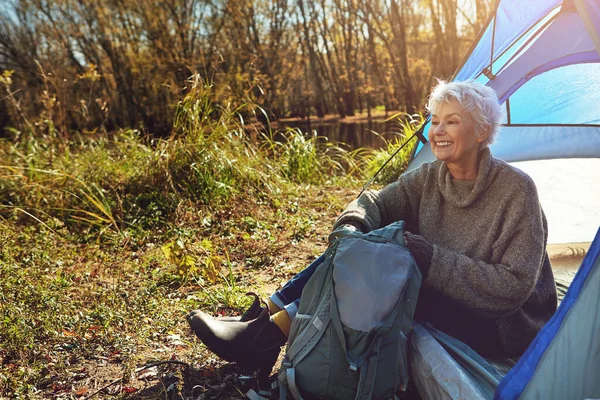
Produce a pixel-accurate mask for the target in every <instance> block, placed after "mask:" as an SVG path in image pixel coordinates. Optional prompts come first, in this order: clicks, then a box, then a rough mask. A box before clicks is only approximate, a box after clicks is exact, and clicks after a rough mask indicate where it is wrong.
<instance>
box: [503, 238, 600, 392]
mask: <svg viewBox="0 0 600 400" xmlns="http://www.w3.org/2000/svg"><path fill="white" fill-rule="evenodd" d="M599 257H600V229H598V232H597V233H596V237H595V238H594V241H593V242H592V244H591V245H590V248H589V250H588V253H587V254H586V256H585V258H584V259H583V262H582V264H581V267H580V268H579V270H578V271H577V274H576V275H575V278H574V279H573V282H572V283H571V286H570V287H569V290H568V291H567V294H566V295H565V298H564V300H563V301H562V303H561V304H560V307H559V308H558V310H557V311H556V313H555V314H554V316H553V317H552V318H551V319H550V321H548V323H547V324H546V325H544V327H543V328H542V330H541V331H540V332H539V333H538V335H537V336H536V338H535V339H534V341H533V342H532V343H531V345H530V346H529V348H528V349H527V351H526V352H525V354H523V356H522V357H521V359H520V360H519V362H518V363H517V364H516V365H515V366H514V368H512V369H511V370H510V372H509V373H508V374H507V375H506V376H505V377H504V379H502V381H501V382H500V384H499V385H498V389H497V390H496V393H495V395H494V400H500V399H517V398H519V396H521V394H522V393H523V391H524V390H525V388H526V387H527V384H528V383H529V381H530V380H531V378H532V376H533V374H534V372H535V370H536V368H537V367H538V364H539V363H540V361H541V359H542V357H543V356H544V353H545V352H546V350H547V348H548V347H549V346H550V343H552V340H553V339H554V337H555V336H556V334H557V333H558V331H559V329H560V327H561V325H562V323H563V321H564V319H565V318H566V316H567V315H568V313H569V311H570V310H571V308H573V306H574V305H575V303H576V302H577V299H578V298H579V295H580V293H581V291H582V289H583V286H584V285H585V283H586V280H587V278H588V276H589V275H590V273H591V271H592V269H593V267H594V264H595V262H596V260H597V259H598V258H599Z"/></svg>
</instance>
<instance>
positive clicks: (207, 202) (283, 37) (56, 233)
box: [0, 0, 493, 399]
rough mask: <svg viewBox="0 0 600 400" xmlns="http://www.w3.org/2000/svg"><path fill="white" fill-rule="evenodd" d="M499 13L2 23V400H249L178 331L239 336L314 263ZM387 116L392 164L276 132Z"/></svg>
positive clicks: (264, 10) (117, 15)
mask: <svg viewBox="0 0 600 400" xmlns="http://www.w3.org/2000/svg"><path fill="white" fill-rule="evenodd" d="M492 7H493V1H492V0H460V1H459V0H380V1H376V0H317V1H304V0H243V1H242V0H228V1H204V0H163V1H156V0H93V1H92V0H51V1H50V0H5V1H2V2H1V3H0V398H89V397H92V396H94V397H96V396H97V397H100V398H102V397H104V398H114V397H115V396H116V397H118V398H193V399H197V398H239V397H240V396H241V393H242V392H243V391H244V390H246V388H245V387H246V386H248V385H250V386H252V385H253V384H255V383H253V382H251V381H242V380H240V379H239V376H238V372H239V371H238V370H237V369H236V367H235V366H234V365H230V364H226V363H222V362H220V361H218V360H216V359H215V358H214V357H213V356H211V355H210V353H208V352H207V351H206V349H205V348H204V347H203V346H202V345H201V344H200V343H199V342H198V341H196V340H195V339H194V338H193V337H192V335H190V332H189V329H188V328H187V326H186V323H185V319H184V315H185V313H186V312H187V311H189V310H191V309H193V308H198V307H200V308H203V309H206V310H210V311H212V312H214V313H215V314H237V313H239V312H240V311H243V310H244V308H245V307H246V306H247V305H248V304H249V298H248V297H247V296H245V295H244V293H245V292H246V290H248V289H250V288H254V289H255V290H256V291H258V292H259V294H260V295H261V296H265V295H267V294H269V293H270V292H271V291H272V290H273V289H276V288H277V285H278V284H280V283H281V282H285V281H286V280H287V279H289V277H291V276H292V275H293V274H294V273H295V272H297V271H298V270H300V269H301V268H302V267H303V266H305V265H306V263H307V262H310V261H311V260H312V259H314V257H316V256H317V255H319V254H320V252H322V251H323V250H324V249H325V248H326V246H327V243H326V239H325V238H326V236H327V233H328V231H329V229H330V227H331V225H332V223H333V221H334V220H335V216H336V215H337V214H338V213H339V212H340V211H341V209H343V207H344V205H345V204H346V203H347V202H348V201H350V200H351V199H352V198H353V197H355V196H356V194H357V193H358V192H359V191H360V188H361V186H362V184H363V183H364V182H365V181H366V180H367V179H368V178H370V177H371V176H372V174H373V173H374V171H376V170H377V169H378V168H379V167H380V166H381V165H383V163H384V162H385V161H386V160H387V158H388V157H389V155H390V154H391V153H392V152H394V151H396V150H397V149H398V148H399V147H400V146H401V145H403V144H404V143H405V142H406V140H407V139H409V138H410V137H411V136H412V133H413V132H414V131H415V129H416V128H417V127H418V126H419V125H420V123H421V121H422V112H423V105H424V103H425V100H426V96H427V94H428V92H429V90H430V88H431V86H432V85H433V84H434V83H435V78H444V79H448V78H450V77H451V76H452V74H453V72H454V71H455V70H456V68H457V67H458V66H459V62H460V60H461V59H462V57H463V56H464V54H465V53H466V51H467V50H468V48H469V47H470V45H471V43H472V42H473V41H474V39H475V37H476V35H477V34H478V32H479V31H480V29H481V27H482V26H483V24H484V23H485V21H486V18H487V15H488V14H489V13H490V11H491V8H492ZM382 115H383V116H385V117H386V118H388V119H389V120H390V121H392V122H394V123H395V125H394V127H395V128H394V129H395V130H396V131H397V132H396V133H397V135H395V136H394V137H393V138H387V139H386V140H385V145H384V146H383V147H382V148H380V149H371V148H360V149H353V148H349V147H348V146H347V145H345V144H344V143H339V142H335V141H332V140H329V141H328V140H326V139H325V138H320V137H316V136H314V134H313V133H312V132H303V131H302V130H300V129H292V128H288V127H286V121H292V120H313V121H317V120H319V119H325V118H339V119H344V118H345V119H348V118H351V117H361V118H367V119H369V118H375V117H382ZM373 134H374V135H377V134H378V133H377V132H374V133H373ZM412 145H414V140H413V141H412V142H411V146H412ZM411 146H407V147H405V148H404V149H403V151H402V152H401V153H400V154H399V155H398V156H397V157H396V158H395V159H394V161H393V162H392V163H391V164H390V165H389V166H388V167H386V169H385V170H384V171H383V173H382V174H381V175H380V177H379V179H378V181H377V182H376V184H383V183H386V182H389V181H391V180H393V179H395V178H396V177H397V176H398V174H399V173H400V172H401V171H402V170H403V169H404V168H405V167H406V163H407V161H408V158H409V156H410V154H411V148H412V147H411ZM165 360H171V361H177V362H180V363H181V364H161V365H159V366H152V365H148V364H147V363H148V362H151V361H165ZM184 364H185V365H184ZM99 390H100V391H99Z"/></svg>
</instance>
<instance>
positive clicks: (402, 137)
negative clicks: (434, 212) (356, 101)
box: [353, 114, 424, 184]
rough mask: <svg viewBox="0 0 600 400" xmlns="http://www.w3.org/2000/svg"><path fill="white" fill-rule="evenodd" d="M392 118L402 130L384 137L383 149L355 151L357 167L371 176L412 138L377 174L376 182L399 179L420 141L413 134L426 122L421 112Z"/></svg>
mask: <svg viewBox="0 0 600 400" xmlns="http://www.w3.org/2000/svg"><path fill="white" fill-rule="evenodd" d="M390 119H397V120H398V123H399V125H400V132H399V133H398V134H397V135H396V136H394V137H393V138H392V139H385V138H383V139H384V141H385V144H384V146H383V147H382V148H381V149H377V150H374V149H358V150H356V151H354V152H353V155H354V157H355V159H357V160H359V161H358V163H357V168H358V169H360V171H361V172H362V175H363V176H364V177H365V178H371V177H372V176H373V175H375V173H376V172H377V171H378V170H379V169H380V168H381V167H382V166H383V165H384V164H385V163H386V162H387V161H388V160H389V158H390V157H391V156H392V155H393V154H394V153H395V152H396V151H397V150H398V149H399V148H400V147H402V146H404V145H405V144H406V143H407V141H408V140H410V142H409V143H408V144H406V146H404V147H403V148H402V150H400V152H399V153H398V154H396V155H395V156H394V158H393V159H391V160H390V162H389V163H388V164H387V165H386V166H385V167H384V168H383V169H382V170H381V172H380V173H379V175H378V176H377V178H376V182H378V183H381V184H387V183H391V182H393V181H395V180H397V179H398V177H399V176H400V174H401V173H402V172H404V171H405V170H406V167H407V166H408V162H409V161H410V157H411V155H412V152H413V150H414V148H415V146H416V144H417V142H418V139H417V138H416V137H413V135H414V134H415V132H416V131H417V129H419V128H420V127H421V125H422V124H423V122H424V117H423V115H421V114H414V115H408V114H396V115H394V116H392V117H390Z"/></svg>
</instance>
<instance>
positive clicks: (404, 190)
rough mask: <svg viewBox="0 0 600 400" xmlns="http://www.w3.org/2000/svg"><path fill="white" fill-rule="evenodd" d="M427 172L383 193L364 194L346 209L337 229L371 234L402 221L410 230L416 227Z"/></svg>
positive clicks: (413, 173) (400, 181) (405, 178)
mask: <svg viewBox="0 0 600 400" xmlns="http://www.w3.org/2000/svg"><path fill="white" fill-rule="evenodd" d="M427 171H428V166H423V167H421V168H419V169H417V170H415V171H411V172H409V173H407V174H404V175H402V176H400V178H399V179H398V180H397V181H396V182H394V183H392V184H390V185H388V186H386V187H385V188H383V189H382V190H380V191H367V192H364V193H363V194H362V195H361V196H360V197H359V198H358V199H356V200H354V201H352V202H351V203H350V204H349V205H348V206H347V207H346V209H345V210H344V211H343V212H342V214H341V215H340V216H339V217H338V219H337V221H336V222H335V224H334V226H333V228H334V229H336V228H337V227H339V226H341V225H344V224H352V225H354V226H356V227H357V228H359V229H360V230H361V231H363V232H369V231H372V230H375V229H378V228H381V227H384V226H386V225H389V224H391V223H392V222H395V221H399V220H404V221H406V223H407V226H411V225H414V224H415V223H416V216H417V214H418V212H419V210H418V209H419V199H420V196H421V192H422V190H423V182H424V179H425V177H426V175H427Z"/></svg>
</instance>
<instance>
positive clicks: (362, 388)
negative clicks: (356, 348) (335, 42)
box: [354, 338, 381, 400]
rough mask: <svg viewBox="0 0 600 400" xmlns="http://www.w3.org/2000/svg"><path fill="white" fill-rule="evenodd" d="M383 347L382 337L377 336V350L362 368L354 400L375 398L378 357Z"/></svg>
mask: <svg viewBox="0 0 600 400" xmlns="http://www.w3.org/2000/svg"><path fill="white" fill-rule="evenodd" d="M380 349H381V338H377V341H376V343H375V352H374V353H372V354H371V356H370V357H369V358H368V359H367V361H366V362H365V363H364V364H363V366H362V368H361V369H360V378H359V380H358V387H357V388H356V397H355V398H354V400H361V399H365V400H369V399H372V398H373V390H374V389H375V378H376V376H377V359H378V358H379V351H380Z"/></svg>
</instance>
